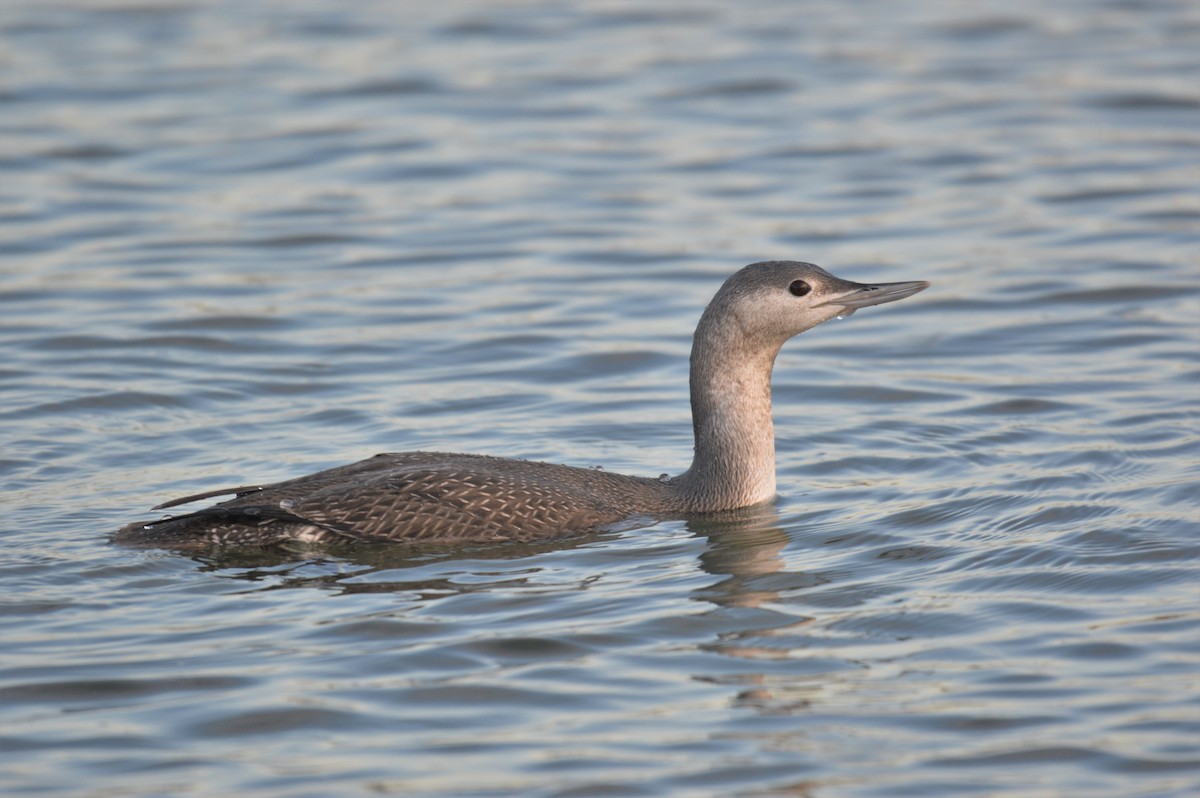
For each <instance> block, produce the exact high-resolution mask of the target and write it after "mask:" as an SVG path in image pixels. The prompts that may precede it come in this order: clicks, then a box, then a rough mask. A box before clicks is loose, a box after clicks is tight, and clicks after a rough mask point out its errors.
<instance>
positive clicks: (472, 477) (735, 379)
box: [113, 261, 929, 548]
mask: <svg viewBox="0 0 1200 798" xmlns="http://www.w3.org/2000/svg"><path fill="white" fill-rule="evenodd" d="M928 286H929V283H927V282H924V281H919V280H918V281H910V282H899V283H878V284H875V285H864V284H862V283H854V282H850V281H848V280H843V279H840V278H838V277H835V276H833V275H832V274H830V273H829V272H827V271H825V270H824V269H822V268H820V267H819V266H814V265H813V264H811V263H800V262H795V261H767V262H763V263H753V264H750V265H749V266H746V267H745V268H743V269H741V270H740V271H738V272H736V273H735V274H734V275H733V276H731V277H730V278H729V279H728V280H726V281H725V283H724V285H722V286H721V288H720V290H718V291H717V293H716V295H715V296H714V297H713V299H712V301H711V302H710V303H709V305H708V307H707V308H706V309H705V310H704V313H703V314H702V315H701V317H700V322H699V324H698V325H697V327H696V332H695V335H694V336H693V339H692V353H691V363H690V365H691V376H690V386H691V403H692V427H693V432H694V435H695V452H694V456H693V459H692V464H691V467H690V468H688V469H687V470H686V471H684V472H683V473H681V474H679V475H677V476H673V477H672V476H668V475H666V474H664V475H663V476H661V477H658V478H654V477H639V476H626V475H623V474H615V473H609V472H607V471H602V470H597V469H593V468H579V467H574V466H566V465H555V464H552V463H540V462H532V461H528V460H513V459H506V458H499V457H489V456H485V455H475V454H446V453H440V452H403V453H388V454H378V455H375V456H374V457H372V458H369V459H367V460H362V461H360V462H357V463H352V464H350V465H345V466H340V467H338V468H331V469H328V470H325V471H318V472H316V473H314V474H309V475H307V476H302V477H298V478H296V479H289V480H286V481H284V482H277V483H274V484H269V485H243V486H240V487H235V488H227V489H224V490H214V491H207V492H205V493H198V494H195V495H192V496H184V497H182V498H179V499H173V500H171V501H168V502H164V503H162V504H160V505H158V506H157V507H155V508H154V509H155V510H162V509H167V508H171V507H176V506H179V505H183V504H188V503H191V502H195V501H200V500H202V499H211V498H215V497H218V496H225V495H230V494H232V495H233V496H234V498H232V499H229V500H227V501H223V502H220V503H219V504H216V505H213V506H211V507H205V508H202V509H199V510H195V511H193V512H189V513H187V514H186V515H179V516H175V517H166V518H162V519H159V520H154V521H146V522H142V523H135V524H130V525H128V526H126V527H123V528H122V529H120V530H119V531H118V532H117V533H116V534H115V535H114V536H113V540H114V541H115V542H120V543H127V544H135V545H149V546H162V547H170V548H199V547H208V546H213V545H235V546H273V545H278V544H284V543H288V542H291V541H297V542H314V543H337V542H397V543H399V542H414V543H415V542H438V541H446V542H464V543H465V542H491V541H506V540H511V541H530V540H539V539H548V538H552V537H555V536H558V535H562V534H564V533H570V532H585V531H591V530H599V529H604V528H617V527H621V526H627V525H630V524H631V523H632V524H633V525H637V524H638V522H639V521H641V522H645V523H650V522H652V521H654V520H657V519H662V518H670V517H686V516H689V515H693V514H700V513H709V512H716V511H721V510H732V509H736V508H741V507H748V506H751V505H755V504H759V503H762V502H767V501H770V500H771V499H772V498H773V497H774V496H775V435H774V429H773V426H772V419H771V371H772V369H773V368H774V364H775V356H776V355H777V354H778V353H779V350H780V348H782V346H783V344H784V343H785V342H786V341H787V340H788V339H789V338H791V337H792V336H794V335H798V334H800V333H802V332H804V331H805V330H808V329H811V328H812V327H815V326H816V325H818V324H820V323H821V322H823V321H828V320H829V319H832V318H834V317H835V316H837V317H845V316H849V315H850V314H852V313H854V312H855V311H856V310H858V309H859V308H864V307H868V306H871V305H881V304H883V303H885V302H894V301H896V300H898V299H904V298H905V297H909V296H912V295H913V294H915V293H917V292H918V291H923V290H924V289H925V288H927V287H928Z"/></svg>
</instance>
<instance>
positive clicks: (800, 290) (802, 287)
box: [788, 280, 812, 296]
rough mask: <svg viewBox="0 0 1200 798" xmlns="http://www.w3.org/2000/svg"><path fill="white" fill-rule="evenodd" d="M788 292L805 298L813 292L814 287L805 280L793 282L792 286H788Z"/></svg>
mask: <svg viewBox="0 0 1200 798" xmlns="http://www.w3.org/2000/svg"><path fill="white" fill-rule="evenodd" d="M788 290H789V291H791V292H792V294H793V295H794V296H804V295H805V294H807V293H808V292H809V291H811V290H812V286H811V285H809V284H808V283H806V282H804V281H803V280H792V284H791V285H789V286H788Z"/></svg>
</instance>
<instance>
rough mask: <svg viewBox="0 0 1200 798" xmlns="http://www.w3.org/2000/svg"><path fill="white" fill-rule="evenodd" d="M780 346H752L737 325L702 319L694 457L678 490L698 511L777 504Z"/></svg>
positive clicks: (696, 353) (709, 316) (696, 342)
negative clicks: (774, 410)
mask: <svg viewBox="0 0 1200 798" xmlns="http://www.w3.org/2000/svg"><path fill="white" fill-rule="evenodd" d="M711 310H712V309H711V308H710V311H711ZM782 345H783V340H780V341H778V342H774V341H771V342H763V341H760V340H751V339H749V336H748V335H747V334H746V333H745V332H744V331H743V330H742V329H741V327H740V325H739V324H738V323H737V320H736V319H734V318H730V317H728V316H722V315H721V314H719V313H705V315H704V317H703V318H702V319H701V321H700V325H699V326H698V327H697V329H696V336H695V338H694V339H693V342H692V358H691V392H692V427H693V429H694V432H695V436H696V452H695V457H694V459H693V460H692V466H691V468H689V469H688V470H687V471H686V472H685V473H683V474H681V475H680V477H679V479H678V482H677V484H678V486H679V490H680V492H681V493H682V494H683V496H682V498H683V499H684V500H685V501H686V502H687V503H688V504H690V505H692V506H693V507H694V508H695V509H697V510H723V509H729V508H733V507H744V506H747V505H750V504H757V503H759V502H764V501H768V500H769V499H771V498H773V497H774V495H775V431H774V426H773V424H772V421H771V369H772V368H773V367H774V364H775V356H776V355H777V354H778V353H779V349H780V348H781V347H782Z"/></svg>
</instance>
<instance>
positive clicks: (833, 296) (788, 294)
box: [704, 261, 929, 347]
mask: <svg viewBox="0 0 1200 798" xmlns="http://www.w3.org/2000/svg"><path fill="white" fill-rule="evenodd" d="M928 287H929V283H927V282H925V281H923V280H913V281H909V282H903V283H876V284H873V285H867V284H863V283H854V282H851V281H849V280H843V279H841V278H840V277H834V276H833V275H832V274H830V273H829V272H827V271H825V270H824V269H822V268H821V267H820V266H814V265H813V264H811V263H799V262H796V261H766V262H763V263H752V264H750V265H749V266H746V267H745V268H743V269H741V270H740V271H738V272H736V273H735V274H734V275H733V276H732V277H730V278H729V279H728V280H726V281H725V284H724V285H723V286H721V290H719V291H718V292H717V295H716V296H715V297H713V300H712V302H711V303H710V304H709V306H708V309H707V310H705V312H704V315H705V316H706V317H710V318H709V319H708V321H710V322H716V321H717V319H718V318H719V319H720V321H719V322H718V324H719V325H720V326H722V327H726V334H729V332H731V331H730V330H729V329H728V327H727V325H728V324H730V323H732V324H734V325H736V327H737V328H738V332H739V333H740V335H739V336H738V337H742V336H745V337H746V338H748V339H749V340H751V341H757V342H758V343H760V344H765V345H766V346H768V347H778V346H782V345H783V343H784V341H786V340H787V339H789V338H791V337H792V336H793V335H797V334H799V333H802V332H804V331H805V330H807V329H810V328H812V327H815V326H817V325H818V324H820V323H821V322H823V321H828V320H829V319H832V318H834V317H836V316H849V315H850V314H852V313H853V312H854V311H856V310H858V309H859V308H865V307H868V306H870V305H882V304H883V303H885V302H894V301H896V300H897V299H904V298H905V297H909V296H912V295H913V294H915V293H917V292H918V291H923V290H925V289H926V288H928Z"/></svg>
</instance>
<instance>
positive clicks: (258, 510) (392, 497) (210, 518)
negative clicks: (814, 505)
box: [160, 452, 630, 542]
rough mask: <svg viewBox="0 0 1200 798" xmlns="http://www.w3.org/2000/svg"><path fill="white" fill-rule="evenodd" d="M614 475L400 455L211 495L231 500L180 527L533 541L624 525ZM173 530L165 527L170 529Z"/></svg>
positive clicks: (424, 454) (358, 536) (531, 464)
mask: <svg viewBox="0 0 1200 798" xmlns="http://www.w3.org/2000/svg"><path fill="white" fill-rule="evenodd" d="M623 479H630V478H621V477H617V476H615V475H609V474H604V473H603V472H596V471H591V470H588V469H568V468H566V467H564V466H554V465H547V464H545V463H534V462H528V461H521V460H501V459H497V458H491V457H484V456H480V455H453V454H442V453H430V452H405V453H401V454H382V455H376V456H375V457H373V458H370V459H368V460H363V461H360V462H358V463H352V464H350V465H346V466H341V467H338V468H333V469H329V470H327V471H320V472H317V473H315V474H309V475H307V476H304V477H299V478H297V479H292V480H287V481H285V482H279V483H275V484H271V485H262V486H259V485H253V486H243V487H239V488H232V489H226V490H218V491H210V492H207V493H202V494H196V495H195V496H190V497H185V498H183V499H177V500H174V501H171V502H167V503H165V504H164V505H160V506H162V507H167V506H175V505H177V504H181V503H185V502H187V501H191V500H196V499H201V498H209V497H211V496H219V495H223V494H228V493H237V494H238V495H237V497H236V498H234V499H230V500H228V501H225V502H221V503H220V504H218V505H216V506H214V507H210V508H206V509H203V510H199V511H197V512H196V513H192V514H190V515H188V516H184V517H182V518H180V519H175V520H176V521H182V520H183V519H189V520H190V521H191V523H194V524H204V525H208V526H211V527H220V526H221V525H222V524H229V525H234V524H237V525H246V524H253V525H255V526H256V528H257V534H260V535H264V536H268V533H269V532H275V531H277V532H279V533H281V534H285V535H286V532H287V530H288V529H292V530H306V529H307V530H309V531H310V532H311V533H314V534H319V535H320V536H321V537H322V538H324V539H328V538H330V537H336V538H341V539H345V540H357V541H383V540H387V541H403V540H412V541H421V540H447V541H464V542H467V541H479V542H482V541H499V540H531V539H536V538H546V537H551V536H553V535H556V534H562V533H565V532H572V531H585V530H588V529H592V528H595V527H597V526H601V525H603V524H607V523H613V522H616V521H619V520H621V519H622V518H624V517H626V516H627V515H629V513H628V512H626V511H625V510H624V509H623V508H622V507H621V506H620V505H621V503H620V502H616V503H615V505H614V502H613V501H612V499H613V496H612V495H611V494H612V491H613V489H614V488H615V483H614V484H609V483H612V482H613V480H623ZM168 523H170V522H168Z"/></svg>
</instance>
